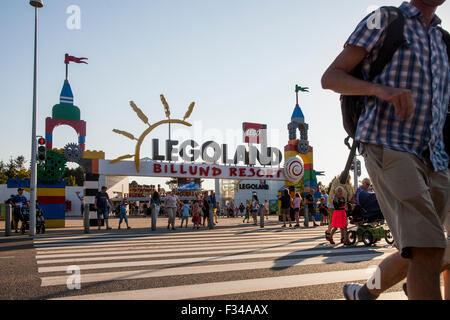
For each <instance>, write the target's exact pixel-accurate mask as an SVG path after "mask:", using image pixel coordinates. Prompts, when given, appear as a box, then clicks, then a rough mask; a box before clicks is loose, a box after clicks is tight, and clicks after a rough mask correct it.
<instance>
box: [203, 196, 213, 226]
mask: <svg viewBox="0 0 450 320" xmlns="http://www.w3.org/2000/svg"><path fill="white" fill-rule="evenodd" d="M210 208H211V203H210V201H209V199H208V197H206V198H205V200H203V206H202V210H203V226H204V227H206V220H208V223H209V210H210Z"/></svg>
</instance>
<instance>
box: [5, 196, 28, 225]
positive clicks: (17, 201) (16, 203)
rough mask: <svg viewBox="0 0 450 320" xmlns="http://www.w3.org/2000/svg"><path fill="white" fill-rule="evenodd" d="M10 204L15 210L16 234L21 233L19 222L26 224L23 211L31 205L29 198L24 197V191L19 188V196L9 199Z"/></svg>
mask: <svg viewBox="0 0 450 320" xmlns="http://www.w3.org/2000/svg"><path fill="white" fill-rule="evenodd" d="M9 203H10V204H11V206H12V208H13V221H14V230H15V233H18V232H19V231H18V230H19V221H21V222H22V224H23V223H24V221H23V220H24V219H23V215H22V210H23V209H24V208H25V207H26V206H28V205H29V204H30V202H29V201H28V200H27V198H26V197H25V196H24V195H23V189H22V188H18V189H17V194H16V195H15V196H13V197H11V198H10V199H9Z"/></svg>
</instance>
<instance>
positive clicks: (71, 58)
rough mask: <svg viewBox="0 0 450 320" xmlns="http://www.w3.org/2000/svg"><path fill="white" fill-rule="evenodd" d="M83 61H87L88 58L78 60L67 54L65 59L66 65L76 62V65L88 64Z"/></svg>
mask: <svg viewBox="0 0 450 320" xmlns="http://www.w3.org/2000/svg"><path fill="white" fill-rule="evenodd" d="M83 60H87V58H77V57H74V56H70V55H68V54H67V53H66V57H65V59H64V63H65V64H69V63H70V62H75V63H85V64H88V63H87V62H86V61H83Z"/></svg>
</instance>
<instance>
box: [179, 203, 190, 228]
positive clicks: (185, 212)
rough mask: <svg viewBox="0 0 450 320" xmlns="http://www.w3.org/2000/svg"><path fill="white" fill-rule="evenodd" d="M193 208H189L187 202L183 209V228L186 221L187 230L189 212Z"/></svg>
mask: <svg viewBox="0 0 450 320" xmlns="http://www.w3.org/2000/svg"><path fill="white" fill-rule="evenodd" d="M190 209H191V207H189V205H188V203H187V202H186V201H185V202H184V204H183V206H182V207H181V211H182V213H181V227H180V228H183V222H184V221H186V228H187V226H188V220H189V210H190Z"/></svg>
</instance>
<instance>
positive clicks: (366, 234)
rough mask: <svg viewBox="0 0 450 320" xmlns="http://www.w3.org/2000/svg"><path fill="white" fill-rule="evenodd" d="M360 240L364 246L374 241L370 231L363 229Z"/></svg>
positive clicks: (368, 245)
mask: <svg viewBox="0 0 450 320" xmlns="http://www.w3.org/2000/svg"><path fill="white" fill-rule="evenodd" d="M362 241H363V242H364V245H365V246H366V247H370V246H371V245H372V244H373V243H374V239H373V235H372V233H371V232H370V231H364V232H363V234H362Z"/></svg>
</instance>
